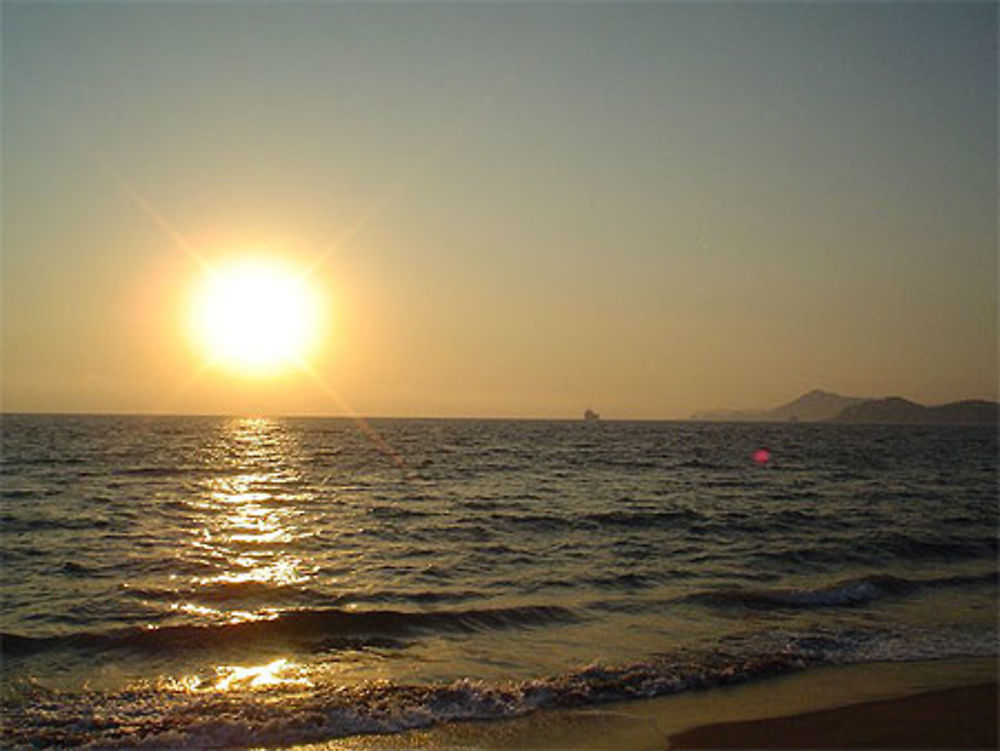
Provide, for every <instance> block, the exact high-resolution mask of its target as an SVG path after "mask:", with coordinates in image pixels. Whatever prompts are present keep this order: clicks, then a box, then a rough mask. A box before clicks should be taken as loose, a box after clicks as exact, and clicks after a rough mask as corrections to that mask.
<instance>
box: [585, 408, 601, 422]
mask: <svg viewBox="0 0 1000 751" xmlns="http://www.w3.org/2000/svg"><path fill="white" fill-rule="evenodd" d="M583 419H584V420H600V419H601V416H600V415H599V414H597V413H596V412H595V411H594V410H592V409H588V410H587V411H585V412H584V413H583Z"/></svg>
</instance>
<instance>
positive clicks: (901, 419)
mask: <svg viewBox="0 0 1000 751" xmlns="http://www.w3.org/2000/svg"><path fill="white" fill-rule="evenodd" d="M998 416H1000V404H998V403H997V402H988V401H982V400H978V399H970V400H967V401H961V402H950V403H948V404H941V405H939V406H936V407H927V406H924V405H923V404H917V403H916V402H911V401H910V400H909V399H903V398H902V397H899V396H890V397H888V398H886V399H869V400H867V401H864V402H862V403H860V404H855V405H852V406H850V407H847V408H846V409H844V410H843V411H842V412H841V413H840V414H838V415H837V416H836V417H835V418H834V419H835V420H836V421H837V422H852V423H858V422H867V423H908V424H925V425H926V424H939V425H940V424H954V425H996V424H997V423H998Z"/></svg>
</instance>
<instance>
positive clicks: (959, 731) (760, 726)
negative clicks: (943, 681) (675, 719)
mask: <svg viewBox="0 0 1000 751" xmlns="http://www.w3.org/2000/svg"><path fill="white" fill-rule="evenodd" d="M997 712H998V710H997V684H996V683H985V684H980V685H978V686H963V687H960V688H951V689H944V690H940V691H928V692H925V693H921V694H916V695H914V696H907V697H903V698H899V699H888V700H883V701H872V702H865V703H863V704H851V705H848V706H845V707H837V708H835V709H825V710H820V711H816V712H805V713H802V714H795V715H789V716H785V717H775V718H769V719H762V720H749V721H743V722H722V723H717V724H714V725H703V726H701V727H696V728H694V729H692V730H688V731H685V732H682V733H678V734H676V735H672V736H671V737H670V740H669V748H671V749H696V748H697V749H708V748H717V749H723V748H727V749H729V748H742V749H751V748H785V749H790V748H796V749H805V748H827V749H834V748H837V749H856V748H882V749H917V748H921V749H927V748H939V749H969V748H977V749H978V748H988V749H993V748H997V747H998V737H997Z"/></svg>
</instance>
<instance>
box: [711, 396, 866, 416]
mask: <svg viewBox="0 0 1000 751" xmlns="http://www.w3.org/2000/svg"><path fill="white" fill-rule="evenodd" d="M864 401H866V400H865V399H864V398H862V397H858V396H842V395H841V394H834V393H833V392H830V391H821V390H820V389H813V390H812V391H810V392H809V393H808V394H803V395H802V396H800V397H799V398H798V399H793V400H792V401H790V402H788V403H787V404H782V405H781V406H780V407H775V408H773V409H761V410H726V409H718V410H710V411H707V412H696V413H695V414H693V415H691V419H692V420H711V421H716V422H727V421H739V422H746V421H759V422H787V421H789V420H792V421H796V420H799V421H802V422H820V421H824V420H832V419H833V418H834V417H836V416H837V415H839V414H840V413H841V412H842V411H843V410H844V409H846V408H848V407H851V406H854V405H856V404H860V403H861V402H864Z"/></svg>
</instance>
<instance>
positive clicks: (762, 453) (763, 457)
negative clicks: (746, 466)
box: [753, 448, 771, 466]
mask: <svg viewBox="0 0 1000 751" xmlns="http://www.w3.org/2000/svg"><path fill="white" fill-rule="evenodd" d="M753 460H754V461H755V462H756V463H757V464H758V465H760V466H763V465H765V464H767V463H768V462H770V461H771V452H770V451H769V450H768V449H765V448H760V449H757V450H756V451H754V452H753Z"/></svg>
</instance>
